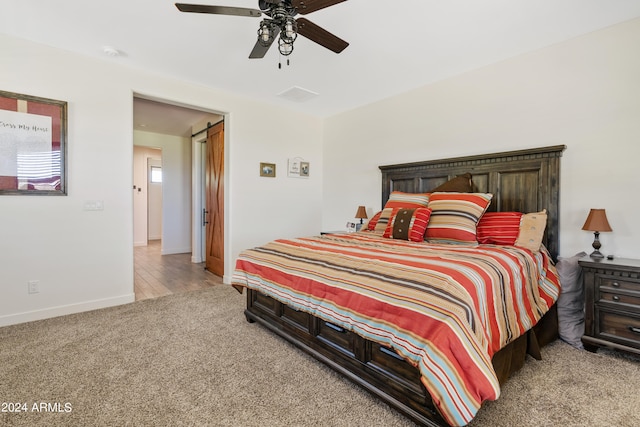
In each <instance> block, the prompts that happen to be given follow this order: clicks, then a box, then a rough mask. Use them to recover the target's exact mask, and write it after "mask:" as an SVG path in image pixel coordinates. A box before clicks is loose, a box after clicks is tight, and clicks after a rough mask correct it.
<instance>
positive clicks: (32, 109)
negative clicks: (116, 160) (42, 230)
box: [0, 91, 67, 196]
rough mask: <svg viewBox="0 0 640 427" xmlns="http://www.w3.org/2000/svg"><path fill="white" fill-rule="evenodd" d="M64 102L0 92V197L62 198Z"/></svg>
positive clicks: (65, 107) (65, 145) (64, 143)
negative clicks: (9, 195) (19, 195)
mask: <svg viewBox="0 0 640 427" xmlns="http://www.w3.org/2000/svg"><path fill="white" fill-rule="evenodd" d="M66 151H67V103H66V102H65V101H57V100H53V99H47V98H38V97H35V96H30V95H21V94H18V93H12V92H4V91H0V195H4V194H12V195H16V194H27V195H63V196H64V195H66V194H67V183H66V181H67V180H66V170H67V167H66V166H67V165H66Z"/></svg>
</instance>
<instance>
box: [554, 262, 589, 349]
mask: <svg viewBox="0 0 640 427" xmlns="http://www.w3.org/2000/svg"><path fill="white" fill-rule="evenodd" d="M585 255H587V254H586V252H580V253H578V254H575V255H574V256H572V257H571V258H560V257H558V262H557V263H556V269H557V270H558V278H559V279H560V288H561V291H560V297H559V298H558V302H557V305H558V333H559V335H560V338H561V339H562V340H563V341H565V342H567V343H568V344H570V345H572V346H574V347H575V348H579V349H582V348H584V347H583V345H582V340H581V339H580V338H582V335H584V288H583V287H582V268H581V267H580V265H579V264H578V260H579V259H580V258H582V257H583V256H585Z"/></svg>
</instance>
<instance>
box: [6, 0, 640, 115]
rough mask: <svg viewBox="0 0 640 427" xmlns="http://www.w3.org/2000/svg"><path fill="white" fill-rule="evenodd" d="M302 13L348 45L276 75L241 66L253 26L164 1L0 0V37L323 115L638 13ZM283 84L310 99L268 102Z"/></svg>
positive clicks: (384, 5) (455, 9)
mask: <svg viewBox="0 0 640 427" xmlns="http://www.w3.org/2000/svg"><path fill="white" fill-rule="evenodd" d="M182 1H183V2H185V3H189V1H188V0H182ZM192 3H198V4H211V5H222V6H236V7H248V8H257V7H258V0H195V1H193V2H192ZM305 17H306V18H308V19H310V20H311V21H313V22H314V23H315V24H317V25H319V26H321V27H323V28H325V29H326V30H328V31H330V32H332V33H334V34H335V35H337V36H339V37H340V38H342V39H344V40H346V41H348V42H349V43H350V46H349V47H347V48H346V49H345V50H344V51H343V52H342V53H341V54H335V53H333V52H331V51H329V50H327V49H325V48H323V47H321V46H319V45H317V44H315V43H313V42H311V41H309V40H308V39H305V38H304V37H298V39H297V40H296V42H295V45H294V46H295V50H294V52H293V54H292V55H291V56H290V60H291V65H289V66H287V65H286V64H285V62H284V61H283V65H282V69H279V68H278V62H279V61H280V58H279V55H278V52H277V49H276V48H275V47H276V46H272V48H271V50H270V51H269V52H268V53H267V55H266V56H265V58H263V59H248V55H249V52H250V51H251V49H252V48H253V45H254V43H255V40H256V31H257V29H258V24H259V22H260V19H257V18H249V17H239V16H222V15H206V14H194V13H182V12H179V11H178V10H177V9H176V7H175V6H174V1H172V0H108V1H101V2H94V1H87V0H64V1H43V0H2V3H1V5H0V32H2V33H5V34H8V35H11V36H16V37H20V38H25V39H28V40H32V41H36V42H39V43H43V44H46V45H50V46H54V47H59V48H62V49H66V50H69V51H74V52H77V53H80V54H83V55H88V56H92V57H96V58H101V59H103V60H104V61H112V62H116V63H119V64H122V65H125V66H130V67H136V68H142V69H147V70H152V71H153V72H157V73H162V74H163V75H168V76H172V77H175V78H178V79H182V80H186V81H190V82H195V83H199V84H203V85H206V86H211V87H215V88H219V89H222V90H225V91H231V92H234V93H238V94H241V95H243V96H249V97H253V98H257V99H260V100H262V101H264V102H267V103H271V104H277V105H282V106H286V107H288V108H293V109H296V110H299V111H304V112H307V113H309V114H312V115H316V116H318V117H328V116H330V115H333V114H337V113H339V112H342V111H346V110H349V109H353V108H356V107H358V106H361V105H364V104H368V103H371V102H374V101H377V100H380V99H383V98H387V97H389V96H393V95H395V94H398V93H402V92H406V91H408V90H411V89H414V88H417V87H420V86H423V85H425V84H429V83H433V82H435V81H438V80H442V79H445V78H447V77H450V76H453V75H457V74H461V73H464V72H466V71H469V70H473V69H476V68H479V67H482V66H484V65H487V64H491V63H495V62H498V61H501V60H504V59H507V58H509V57H513V56H515V55H519V54H522V53H525V52H530V51H532V50H536V49H539V48H542V47H545V46H549V45H552V44H555V43H558V42H561V41H564V40H567V39H570V38H573V37H576V36H579V35H581V34H585V33H588V32H592V31H595V30H598V29H601V28H604V27H607V26H611V25H613V24H616V23H619V22H623V21H627V20H630V19H633V18H637V17H640V1H639V0H482V1H481V0H402V1H400V0H386V1H383V0H348V1H346V2H343V3H340V4H337V5H334V6H332V7H329V8H327V9H323V10H320V11H317V12H314V13H312V14H309V15H306V16H305ZM104 46H112V47H114V48H115V49H117V50H118V51H120V53H121V54H120V55H119V56H116V57H110V56H107V55H106V54H105V53H104V52H103V47H104ZM1 55H2V54H1V52H0V58H1ZM294 87H297V88H300V89H304V90H308V91H312V92H315V93H317V94H318V95H317V96H315V97H311V99H306V100H305V99H304V98H305V97H302V99H301V100H290V99H287V98H284V97H281V96H278V94H280V93H282V92H285V91H287V90H289V89H291V88H294ZM132 89H133V90H135V88H132ZM294 92H295V94H304V92H303V91H299V90H296V91H294Z"/></svg>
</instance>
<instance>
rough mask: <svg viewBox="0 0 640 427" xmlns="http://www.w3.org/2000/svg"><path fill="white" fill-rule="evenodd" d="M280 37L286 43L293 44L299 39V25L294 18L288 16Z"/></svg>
mask: <svg viewBox="0 0 640 427" xmlns="http://www.w3.org/2000/svg"><path fill="white" fill-rule="evenodd" d="M280 37H281V38H282V37H284V39H285V41H286V42H287V43H291V44H293V42H294V41H295V39H296V37H298V25H297V24H296V20H295V19H293V17H291V16H288V17H287V19H285V21H284V24H283V28H282V32H281V34H280Z"/></svg>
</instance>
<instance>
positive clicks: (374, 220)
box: [367, 211, 382, 231]
mask: <svg viewBox="0 0 640 427" xmlns="http://www.w3.org/2000/svg"><path fill="white" fill-rule="evenodd" d="M380 215H382V211H380V212H378V213H377V214H375V215H374V216H373V217H372V218H371V219H370V220H369V222H368V223H367V230H369V231H373V230H375V229H376V224H377V223H378V221H379V220H380Z"/></svg>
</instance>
